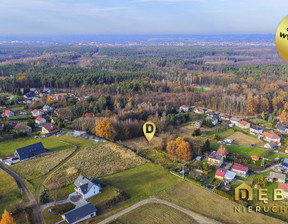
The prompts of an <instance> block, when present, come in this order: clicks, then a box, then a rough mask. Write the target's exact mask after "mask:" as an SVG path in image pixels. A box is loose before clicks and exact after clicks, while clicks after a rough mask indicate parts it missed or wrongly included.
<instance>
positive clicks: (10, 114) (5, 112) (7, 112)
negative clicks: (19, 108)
mask: <svg viewBox="0 0 288 224" xmlns="http://www.w3.org/2000/svg"><path fill="white" fill-rule="evenodd" d="M3 116H4V117H14V112H13V111H11V110H5V111H4V113H3Z"/></svg>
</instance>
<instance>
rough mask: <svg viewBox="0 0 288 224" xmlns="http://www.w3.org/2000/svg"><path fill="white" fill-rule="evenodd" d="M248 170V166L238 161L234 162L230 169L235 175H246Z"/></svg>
mask: <svg viewBox="0 0 288 224" xmlns="http://www.w3.org/2000/svg"><path fill="white" fill-rule="evenodd" d="M248 170H249V168H248V167H247V166H243V165H241V164H239V163H234V164H233V166H232V168H231V171H232V172H235V173H236V175H237V176H240V177H247V176H248Z"/></svg>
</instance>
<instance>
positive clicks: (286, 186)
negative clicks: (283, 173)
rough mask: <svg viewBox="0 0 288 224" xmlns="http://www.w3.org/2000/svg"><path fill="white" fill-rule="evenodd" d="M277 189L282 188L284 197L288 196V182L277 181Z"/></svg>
mask: <svg viewBox="0 0 288 224" xmlns="http://www.w3.org/2000/svg"><path fill="white" fill-rule="evenodd" d="M278 189H282V190H283V191H284V193H283V194H284V197H285V198H288V184H284V183H278Z"/></svg>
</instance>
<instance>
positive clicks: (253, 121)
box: [249, 118, 273, 128]
mask: <svg viewBox="0 0 288 224" xmlns="http://www.w3.org/2000/svg"><path fill="white" fill-rule="evenodd" d="M249 121H251V122H252V123H254V124H261V125H264V126H265V127H267V128H273V127H272V124H271V123H270V122H268V121H266V120H264V119H259V118H258V119H256V118H253V119H250V120H249Z"/></svg>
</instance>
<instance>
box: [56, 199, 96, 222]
mask: <svg viewBox="0 0 288 224" xmlns="http://www.w3.org/2000/svg"><path fill="white" fill-rule="evenodd" d="M96 211H97V210H96V208H95V207H94V205H93V204H92V203H91V202H89V203H86V204H84V205H82V206H77V207H76V208H74V209H72V210H70V211H68V212H66V213H64V214H63V215H61V217H62V218H63V219H64V220H65V221H66V222H67V223H69V224H75V223H78V222H82V221H84V220H87V219H89V218H92V217H95V216H96Z"/></svg>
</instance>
